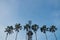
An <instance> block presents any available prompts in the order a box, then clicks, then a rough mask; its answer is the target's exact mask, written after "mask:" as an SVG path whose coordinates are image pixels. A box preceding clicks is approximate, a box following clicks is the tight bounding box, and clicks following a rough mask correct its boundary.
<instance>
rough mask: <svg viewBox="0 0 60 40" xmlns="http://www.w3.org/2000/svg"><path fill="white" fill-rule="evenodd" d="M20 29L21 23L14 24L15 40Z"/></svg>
mask: <svg viewBox="0 0 60 40" xmlns="http://www.w3.org/2000/svg"><path fill="white" fill-rule="evenodd" d="M21 29H22V26H21V24H16V25H15V31H16V38H15V40H17V36H18V32H19V30H21Z"/></svg>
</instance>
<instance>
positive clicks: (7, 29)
mask: <svg viewBox="0 0 60 40" xmlns="http://www.w3.org/2000/svg"><path fill="white" fill-rule="evenodd" d="M5 32H7V33H8V34H11V33H12V32H13V27H12V26H7V28H6V30H5Z"/></svg>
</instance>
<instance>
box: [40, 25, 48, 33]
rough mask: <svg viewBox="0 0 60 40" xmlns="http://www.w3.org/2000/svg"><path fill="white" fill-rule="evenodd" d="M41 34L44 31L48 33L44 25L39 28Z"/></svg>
mask: <svg viewBox="0 0 60 40" xmlns="http://www.w3.org/2000/svg"><path fill="white" fill-rule="evenodd" d="M40 30H41V32H43V33H46V31H48V28H46V25H43V26H42V27H41V28H40Z"/></svg>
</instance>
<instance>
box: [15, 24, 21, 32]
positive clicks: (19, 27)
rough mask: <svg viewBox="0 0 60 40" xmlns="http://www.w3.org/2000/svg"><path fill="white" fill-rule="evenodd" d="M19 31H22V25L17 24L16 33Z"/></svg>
mask: <svg viewBox="0 0 60 40" xmlns="http://www.w3.org/2000/svg"><path fill="white" fill-rule="evenodd" d="M19 29H20V30H21V29H22V26H21V24H16V25H15V31H18V32H19Z"/></svg>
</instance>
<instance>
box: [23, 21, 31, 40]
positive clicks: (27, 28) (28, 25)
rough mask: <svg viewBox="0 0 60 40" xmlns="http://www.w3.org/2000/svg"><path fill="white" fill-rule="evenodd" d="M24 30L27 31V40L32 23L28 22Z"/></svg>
mask: <svg viewBox="0 0 60 40" xmlns="http://www.w3.org/2000/svg"><path fill="white" fill-rule="evenodd" d="M24 30H26V40H27V36H28V35H27V33H28V31H29V30H31V21H28V24H26V25H25V26H24Z"/></svg>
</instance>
